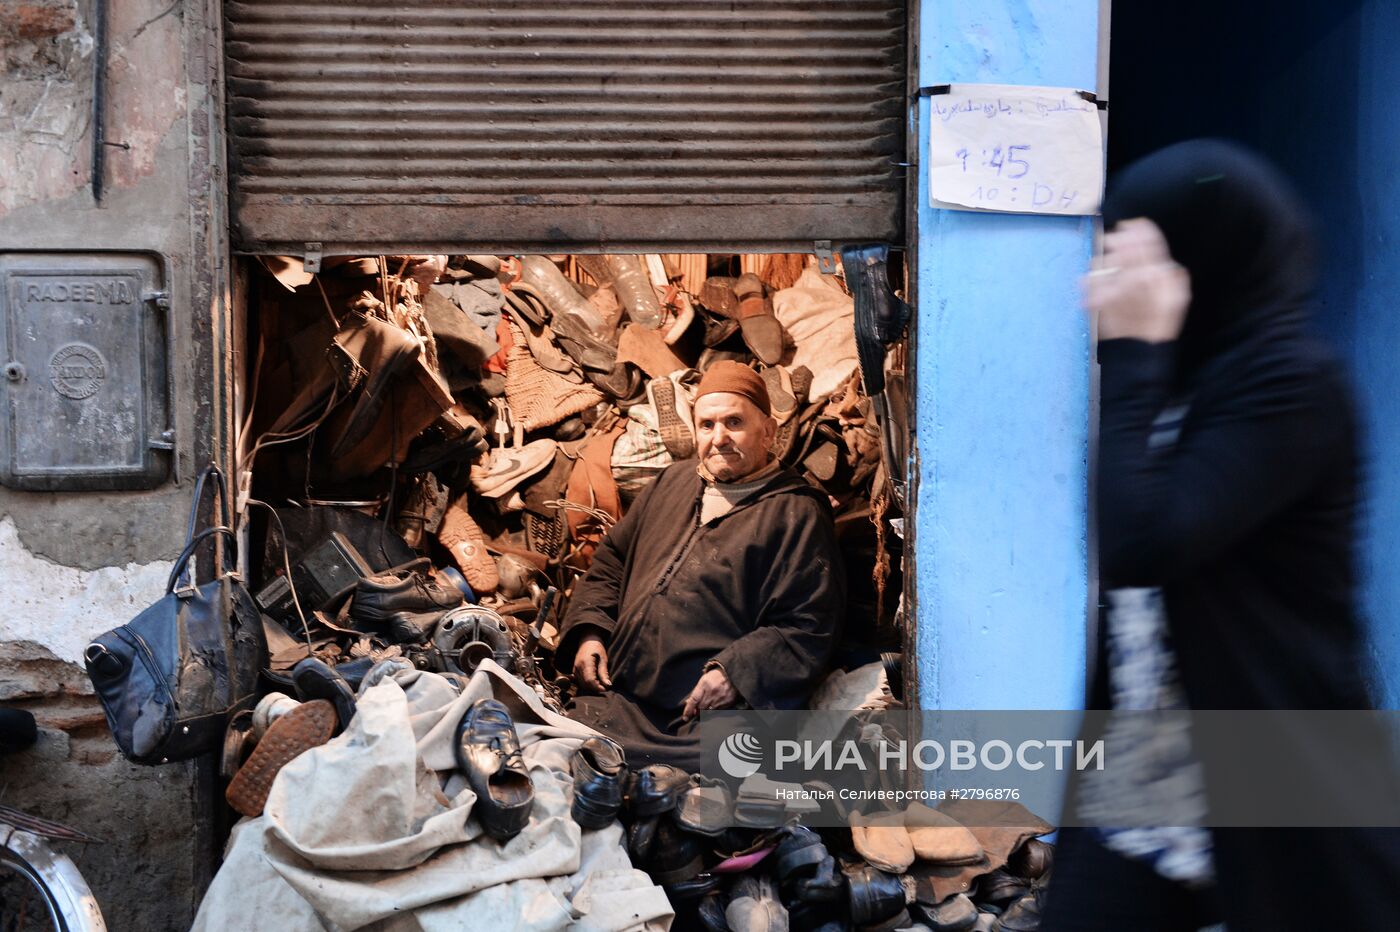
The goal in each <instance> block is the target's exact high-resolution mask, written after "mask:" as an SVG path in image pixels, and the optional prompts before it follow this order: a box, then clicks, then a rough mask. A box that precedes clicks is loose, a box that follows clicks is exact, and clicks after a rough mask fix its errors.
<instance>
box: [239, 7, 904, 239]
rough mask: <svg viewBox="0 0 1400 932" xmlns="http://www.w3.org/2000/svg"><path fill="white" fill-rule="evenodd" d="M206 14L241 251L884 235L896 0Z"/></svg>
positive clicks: (893, 160)
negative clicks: (220, 49)
mask: <svg viewBox="0 0 1400 932" xmlns="http://www.w3.org/2000/svg"><path fill="white" fill-rule="evenodd" d="M225 16H226V18H227V23H226V26H227V32H226V49H227V68H226V70H227V81H228V95H229V101H228V120H229V133H230V158H231V171H230V174H231V190H232V199H233V200H232V209H233V222H234V238H235V244H236V246H237V247H238V248H239V249H240V250H242V251H245V252H293V253H297V252H300V251H301V248H302V246H303V244H305V243H306V242H310V241H319V242H321V243H322V244H323V248H324V251H325V252H326V253H327V254H330V253H335V252H375V251H389V252H398V251H404V250H407V249H409V248H410V247H411V248H413V249H417V250H437V249H446V248H448V247H451V248H454V249H459V248H465V247H467V246H478V247H495V248H505V247H516V248H522V249H524V248H533V249H540V248H548V247H552V246H564V245H570V246H577V247H583V248H586V247H587V246H588V245H589V244H596V245H599V246H607V247H609V248H612V249H614V250H618V251H622V250H625V249H643V248H646V249H660V248H663V247H665V248H666V249H667V250H668V251H701V250H705V249H714V248H728V249H750V250H756V251H759V250H764V249H781V248H809V247H810V243H811V242H812V240H814V239H831V240H835V241H838V242H839V241H853V240H869V239H882V240H890V239H894V238H897V237H898V236H899V234H900V227H901V223H902V214H903V206H902V204H903V187H904V177H905V173H904V170H903V169H902V168H901V167H899V164H898V163H900V162H902V161H903V160H904V114H905V100H906V88H905V79H904V74H905V46H904V35H905V13H904V3H903V2H902V0H554V2H549V0H538V2H523V3H522V2H516V3H506V2H501V3H497V4H483V3H462V2H458V3H452V2H448V0H438V2H433V0H424V2H417V3H415V2H409V0H398V2H394V3H376V2H373V0H339V2H333V0H228V2H226V3H225Z"/></svg>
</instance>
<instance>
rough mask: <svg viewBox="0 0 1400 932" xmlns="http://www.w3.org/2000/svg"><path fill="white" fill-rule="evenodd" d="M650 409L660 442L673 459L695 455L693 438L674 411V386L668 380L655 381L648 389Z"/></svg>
mask: <svg viewBox="0 0 1400 932" xmlns="http://www.w3.org/2000/svg"><path fill="white" fill-rule="evenodd" d="M649 393H650V395H651V404H652V407H653V408H654V409H655V410H656V426H657V428H658V429H659V430H660V432H661V442H662V443H664V444H665V445H666V452H668V453H670V454H671V456H672V457H673V458H674V459H678V460H688V459H690V458H691V457H692V456H694V455H695V437H694V436H693V435H692V434H691V432H690V428H689V426H687V425H686V423H685V421H683V420H682V419H681V416H680V413H679V412H678V411H676V384H675V383H674V382H672V381H671V380H670V379H656V380H654V381H653V382H652V383H651V387H650V389H649Z"/></svg>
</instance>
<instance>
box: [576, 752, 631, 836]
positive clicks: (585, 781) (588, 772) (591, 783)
mask: <svg viewBox="0 0 1400 932" xmlns="http://www.w3.org/2000/svg"><path fill="white" fill-rule="evenodd" d="M572 766H573V771H574V805H573V809H572V812H573V816H574V821H575V822H577V823H578V824H579V825H581V826H582V827H584V828H591V829H598V828H604V827H605V826H607V825H610V824H611V823H612V821H613V819H616V818H617V813H618V810H619V809H621V808H622V783H623V780H624V779H626V777H627V758H626V757H625V755H624V754H623V753H622V747H621V746H620V745H619V744H618V743H617V742H616V741H613V740H612V739H611V738H604V737H601V736H599V737H593V738H589V739H588V740H587V741H585V742H583V744H581V745H580V746H579V749H578V750H577V751H575V752H574V759H573V764H572Z"/></svg>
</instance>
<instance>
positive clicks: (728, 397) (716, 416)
mask: <svg viewBox="0 0 1400 932" xmlns="http://www.w3.org/2000/svg"><path fill="white" fill-rule="evenodd" d="M694 412H695V418H696V420H700V419H702V418H704V419H707V420H716V421H717V420H720V419H721V418H726V417H729V416H731V415H736V414H737V415H739V416H740V417H742V418H743V419H744V420H746V421H747V420H762V419H763V417H764V414H763V410H762V409H761V408H759V406H758V405H756V404H754V403H753V402H752V401H749V399H747V398H745V397H744V396H743V395H740V394H736V393H735V392H709V393H708V394H705V395H701V396H700V397H699V398H697V399H695V407H694Z"/></svg>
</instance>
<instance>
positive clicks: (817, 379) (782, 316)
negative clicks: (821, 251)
mask: <svg viewBox="0 0 1400 932" xmlns="http://www.w3.org/2000/svg"><path fill="white" fill-rule="evenodd" d="M773 315H774V316H775V317H777V318H778V323H780V324H782V325H783V329H784V330H786V331H787V334H788V336H789V337H791V338H792V342H793V345H794V349H793V352H792V359H790V360H784V364H785V365H787V366H788V367H789V368H795V367H797V366H806V367H807V368H808V369H810V370H812V389H811V394H810V396H809V398H808V400H809V401H810V402H812V403H813V404H816V403H817V402H821V401H825V400H826V399H827V398H828V397H829V396H830V395H831V393H832V392H834V391H836V390H837V389H839V388H840V387H841V386H842V385H843V384H845V382H846V380H847V379H848V378H850V377H851V373H852V372H854V371H856V367H857V365H859V363H858V360H857V356H856V332H855V321H856V306H855V302H854V301H852V300H851V297H850V295H848V294H846V293H845V292H844V291H842V290H841V287H840V286H839V285H837V284H836V282H835V280H833V279H830V278H827V277H826V276H824V275H822V274H821V273H820V272H818V271H817V270H816V269H815V268H814V267H811V266H808V268H807V269H806V270H805V271H804V272H803V273H802V277H801V278H799V279H798V280H797V284H796V285H793V286H792V287H791V288H784V289H783V290H782V291H779V292H777V293H776V294H774V295H773Z"/></svg>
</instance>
